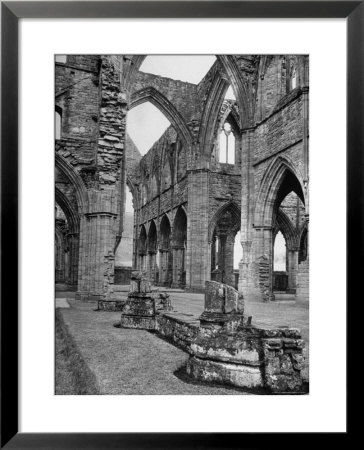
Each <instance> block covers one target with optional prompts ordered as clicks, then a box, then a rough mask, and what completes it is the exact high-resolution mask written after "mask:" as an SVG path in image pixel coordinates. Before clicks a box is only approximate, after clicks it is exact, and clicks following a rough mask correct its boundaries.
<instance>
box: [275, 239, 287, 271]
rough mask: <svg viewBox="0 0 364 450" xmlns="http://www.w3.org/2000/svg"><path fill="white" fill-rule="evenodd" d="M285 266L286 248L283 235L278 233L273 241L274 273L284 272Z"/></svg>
mask: <svg viewBox="0 0 364 450" xmlns="http://www.w3.org/2000/svg"><path fill="white" fill-rule="evenodd" d="M286 266H287V248H286V240H285V239H284V236H283V234H282V233H281V232H280V231H278V233H277V235H276V238H275V241H274V263H273V270H274V271H275V272H285V271H286Z"/></svg>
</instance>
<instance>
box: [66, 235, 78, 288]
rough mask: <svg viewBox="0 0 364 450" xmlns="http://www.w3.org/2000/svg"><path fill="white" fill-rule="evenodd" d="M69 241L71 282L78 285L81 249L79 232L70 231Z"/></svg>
mask: <svg viewBox="0 0 364 450" xmlns="http://www.w3.org/2000/svg"><path fill="white" fill-rule="evenodd" d="M68 242H69V254H70V255H69V265H70V269H69V270H70V271H69V283H70V284H71V285H72V286H77V281H78V250H79V233H68Z"/></svg>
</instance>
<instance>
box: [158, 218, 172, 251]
mask: <svg viewBox="0 0 364 450" xmlns="http://www.w3.org/2000/svg"><path fill="white" fill-rule="evenodd" d="M170 240H171V223H170V221H169V218H168V216H167V214H163V217H162V219H161V221H160V225H159V248H160V250H164V251H167V250H169V248H170V244H171V242H170Z"/></svg>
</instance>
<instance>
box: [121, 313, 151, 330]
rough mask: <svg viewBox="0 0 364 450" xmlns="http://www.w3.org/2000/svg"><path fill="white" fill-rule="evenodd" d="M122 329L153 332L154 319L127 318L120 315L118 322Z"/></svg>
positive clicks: (141, 317)
mask: <svg viewBox="0 0 364 450" xmlns="http://www.w3.org/2000/svg"><path fill="white" fill-rule="evenodd" d="M120 326H121V327H122V328H136V329H140V330H154V329H155V326H156V322H155V317H154V316H151V317H143V316H127V315H122V316H121V320H120Z"/></svg>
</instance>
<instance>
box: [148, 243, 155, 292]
mask: <svg viewBox="0 0 364 450" xmlns="http://www.w3.org/2000/svg"><path fill="white" fill-rule="evenodd" d="M156 254H157V252H156V251H155V250H149V251H148V268H147V273H148V278H149V280H150V282H151V283H152V284H155V281H156Z"/></svg>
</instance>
